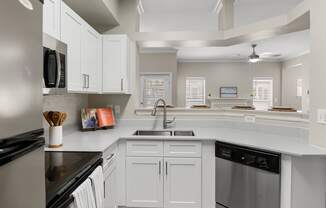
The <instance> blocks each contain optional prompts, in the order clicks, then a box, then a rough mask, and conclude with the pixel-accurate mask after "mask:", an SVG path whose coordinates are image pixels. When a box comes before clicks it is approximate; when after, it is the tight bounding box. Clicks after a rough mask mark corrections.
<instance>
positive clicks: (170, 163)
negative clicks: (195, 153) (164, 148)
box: [164, 158, 201, 208]
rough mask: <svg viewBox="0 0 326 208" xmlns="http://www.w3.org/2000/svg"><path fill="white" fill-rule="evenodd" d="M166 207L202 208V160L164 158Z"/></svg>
mask: <svg viewBox="0 0 326 208" xmlns="http://www.w3.org/2000/svg"><path fill="white" fill-rule="evenodd" d="M164 163H165V170H164V174H165V179H164V207H165V208H201V159H200V158H164Z"/></svg>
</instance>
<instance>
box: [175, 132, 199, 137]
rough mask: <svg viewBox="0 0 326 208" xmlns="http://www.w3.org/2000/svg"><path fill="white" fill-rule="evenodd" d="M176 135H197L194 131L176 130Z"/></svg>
mask: <svg viewBox="0 0 326 208" xmlns="http://www.w3.org/2000/svg"><path fill="white" fill-rule="evenodd" d="M174 136H195V133H194V132H193V131H174Z"/></svg>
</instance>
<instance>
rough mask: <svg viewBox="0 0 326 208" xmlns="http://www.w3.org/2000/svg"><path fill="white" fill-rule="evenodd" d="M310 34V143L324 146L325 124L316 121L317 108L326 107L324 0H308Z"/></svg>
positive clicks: (325, 144)
mask: <svg viewBox="0 0 326 208" xmlns="http://www.w3.org/2000/svg"><path fill="white" fill-rule="evenodd" d="M309 3H310V5H311V11H310V16H311V17H310V25H311V29H310V34H311V70H310V109H311V114H310V115H311V117H310V118H311V129H310V141H311V143H312V144H315V145H319V146H322V147H326V137H325V135H326V125H325V124H319V123H317V111H318V109H326V96H325V92H326V58H325V57H326V56H325V51H326V27H325V22H324V20H325V19H326V12H325V8H326V1H324V0H309Z"/></svg>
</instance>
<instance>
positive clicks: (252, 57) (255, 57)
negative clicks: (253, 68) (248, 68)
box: [249, 54, 260, 63]
mask: <svg viewBox="0 0 326 208" xmlns="http://www.w3.org/2000/svg"><path fill="white" fill-rule="evenodd" d="M259 61H260V57H259V56H258V55H257V54H251V55H250V56H249V62H250V63H257V62H259Z"/></svg>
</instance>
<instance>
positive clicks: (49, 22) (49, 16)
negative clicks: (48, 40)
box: [43, 0, 61, 40]
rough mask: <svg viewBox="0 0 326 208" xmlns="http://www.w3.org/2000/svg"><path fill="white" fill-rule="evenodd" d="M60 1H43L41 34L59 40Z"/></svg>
mask: <svg viewBox="0 0 326 208" xmlns="http://www.w3.org/2000/svg"><path fill="white" fill-rule="evenodd" d="M60 9H61V0H44V4H43V32H45V33H47V34H48V35H50V36H52V37H54V38H56V39H58V40H60V15H61V14H60Z"/></svg>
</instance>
